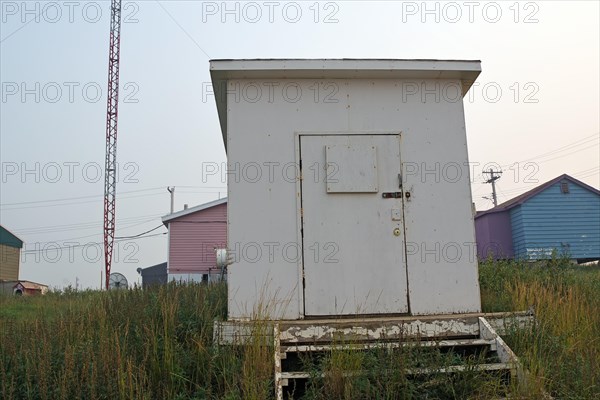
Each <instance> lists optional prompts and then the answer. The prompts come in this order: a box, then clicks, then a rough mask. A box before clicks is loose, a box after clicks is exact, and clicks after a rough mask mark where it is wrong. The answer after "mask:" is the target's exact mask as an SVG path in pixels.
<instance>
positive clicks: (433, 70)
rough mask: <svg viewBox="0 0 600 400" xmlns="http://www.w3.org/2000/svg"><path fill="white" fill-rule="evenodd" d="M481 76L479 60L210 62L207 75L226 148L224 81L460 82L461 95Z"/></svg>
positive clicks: (272, 60)
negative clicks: (421, 80) (377, 80)
mask: <svg viewBox="0 0 600 400" xmlns="http://www.w3.org/2000/svg"><path fill="white" fill-rule="evenodd" d="M480 73H481V61H479V60H431V59H429V60H406V59H350V58H345V59H240V60H231V59H226V60H210V75H211V79H212V85H213V91H214V94H215V101H216V103H217V111H218V114H219V121H220V123H221V132H222V134H223V142H224V143H225V146H226V147H227V92H228V90H227V81H228V80H230V79H352V78H358V79H460V81H461V83H462V90H463V93H462V95H463V96H464V95H465V94H466V93H467V92H468V91H469V88H470V87H471V86H472V85H473V82H475V79H477V77H478V76H479V74H480Z"/></svg>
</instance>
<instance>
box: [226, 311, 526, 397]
mask: <svg viewBox="0 0 600 400" xmlns="http://www.w3.org/2000/svg"><path fill="white" fill-rule="evenodd" d="M532 323H533V315H532V313H528V312H519V313H493V314H481V313H480V314H461V315H438V316H424V317H409V316H398V317H370V318H351V319H320V320H299V321H224V322H215V330H214V340H215V342H216V343H218V344H221V345H245V344H248V343H250V341H252V343H256V341H257V340H258V341H264V343H265V344H266V345H272V346H274V374H275V391H276V393H275V394H276V399H278V400H279V399H283V398H284V392H285V390H284V389H285V387H287V386H288V385H290V384H291V382H292V381H294V380H306V379H310V378H311V377H313V378H314V376H313V375H311V373H309V372H308V371H303V370H302V367H300V366H299V365H298V364H297V363H293V362H288V359H290V358H298V357H301V356H303V355H307V354H317V353H318V354H323V353H328V352H332V351H346V350H349V351H369V350H370V349H382V348H383V349H389V350H393V349H398V348H401V347H406V346H423V347H428V348H436V349H449V350H453V351H454V349H461V351H465V349H466V351H471V350H474V351H482V352H484V353H485V354H490V355H492V356H491V357H488V358H487V360H486V361H484V362H482V363H480V364H478V365H476V366H469V368H471V369H473V368H475V369H477V370H481V371H498V372H499V373H504V374H506V376H508V377H509V378H510V379H511V380H512V379H517V380H522V379H523V371H522V369H521V366H520V363H519V360H518V358H517V357H516V355H515V354H514V353H513V351H512V350H511V349H510V348H509V347H508V346H507V345H506V343H505V342H504V340H503V339H502V338H501V336H500V334H502V333H505V332H506V331H507V330H510V329H522V328H526V327H527V326H530V325H531V324H532ZM465 368H466V367H465V366H464V365H450V366H444V367H443V368H436V369H435V370H433V369H430V368H414V369H410V370H406V371H404V373H405V374H406V375H428V374H439V373H457V372H460V371H463V370H464V369H465ZM364 373H366V371H348V372H345V375H346V376H353V375H357V374H364Z"/></svg>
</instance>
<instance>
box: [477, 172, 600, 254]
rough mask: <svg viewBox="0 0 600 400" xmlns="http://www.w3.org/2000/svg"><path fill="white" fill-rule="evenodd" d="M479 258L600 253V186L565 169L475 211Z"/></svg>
mask: <svg viewBox="0 0 600 400" xmlns="http://www.w3.org/2000/svg"><path fill="white" fill-rule="evenodd" d="M475 234H476V237H477V255H478V256H479V257H480V258H488V257H492V258H495V259H511V258H515V259H520V260H537V259H544V258H548V257H550V256H551V255H552V254H553V252H557V253H558V254H560V255H564V256H567V257H569V258H571V259H574V260H577V261H579V262H586V261H593V260H598V259H600V191H598V189H596V188H593V187H591V186H589V185H586V184H585V183H583V182H581V181H579V180H577V179H575V178H573V177H571V176H569V175H566V174H565V175H561V176H559V177H557V178H555V179H552V180H551V181H548V182H546V183H544V184H542V185H540V186H537V187H536V188H534V189H532V190H530V191H528V192H525V193H523V194H522V195H520V196H517V197H515V198H514V199H512V200H509V201H507V202H504V203H502V204H500V205H498V206H496V207H494V208H492V209H489V210H486V211H480V212H478V213H477V214H476V215H475Z"/></svg>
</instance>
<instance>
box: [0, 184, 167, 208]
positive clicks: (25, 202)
mask: <svg viewBox="0 0 600 400" xmlns="http://www.w3.org/2000/svg"><path fill="white" fill-rule="evenodd" d="M158 189H162V188H160V187H158V188H150V189H140V190H129V191H126V192H120V193H119V194H128V193H139V192H149V191H152V190H158ZM96 197H102V198H104V196H103V195H101V194H93V195H90V196H79V197H64V198H62V199H50V200H37V201H21V202H19V203H4V204H2V206H20V205H23V204H38V203H53V202H57V201H69V200H82V199H90V198H96Z"/></svg>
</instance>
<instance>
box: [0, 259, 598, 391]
mask: <svg viewBox="0 0 600 400" xmlns="http://www.w3.org/2000/svg"><path fill="white" fill-rule="evenodd" d="M480 282H481V291H482V302H483V307H484V311H487V312H491V311H509V310H525V309H528V308H530V307H533V308H534V309H535V312H536V315H537V323H536V325H535V326H534V327H533V328H532V329H530V330H526V331H513V332H511V333H509V334H508V335H506V336H505V340H506V341H507V342H508V344H509V345H510V346H511V347H512V348H513V350H515V352H516V353H517V355H518V356H519V357H520V358H521V360H522V362H523V364H524V366H525V367H526V368H527V369H528V370H529V372H530V377H529V384H528V386H527V387H525V388H523V387H520V388H519V387H515V386H510V387H506V386H505V385H502V384H501V382H500V381H499V380H498V379H496V378H493V377H488V376H484V375H483V374H482V373H481V372H477V371H475V370H470V371H467V372H465V373H464V374H459V375H457V376H454V377H451V376H447V375H443V374H440V375H435V376H434V377H432V378H429V379H415V378H413V377H407V376H405V374H404V372H403V371H404V370H405V369H406V368H413V367H415V366H426V367H430V368H441V367H443V366H444V365H450V364H452V363H456V362H457V359H456V355H455V354H453V353H452V352H450V353H440V352H436V351H431V349H423V348H419V347H410V346H409V347H407V348H400V349H398V350H396V351H393V352H390V351H386V350H373V351H369V352H357V351H353V350H350V349H349V350H342V351H336V352H333V353H330V354H327V355H325V356H324V357H321V358H319V359H306V360H303V362H305V364H306V368H307V369H308V370H310V371H312V373H313V374H314V378H315V379H313V380H311V381H310V383H309V384H308V386H307V388H306V390H305V392H304V393H303V398H304V399H365V398H372V399H420V398H429V399H446V398H451V399H466V398H473V399H480V398H481V399H483V398H490V397H493V396H498V395H505V394H507V393H504V392H506V391H508V392H509V393H508V394H512V395H513V396H514V395H520V396H522V397H523V398H531V399H535V398H540V396H541V393H542V390H545V391H547V392H549V393H550V394H551V395H553V396H555V397H556V398H561V399H595V398H600V339H599V338H600V313H599V312H598V310H600V269H599V268H598V267H574V266H571V265H569V264H568V263H566V262H565V261H563V260H560V259H553V260H549V261H547V262H543V263H537V264H519V263H512V262H484V263H481V265H480ZM226 292H227V288H226V286H225V285H224V284H220V285H208V286H207V285H189V286H178V285H168V286H163V287H159V288H154V289H151V290H145V291H142V290H139V289H134V290H128V291H112V292H97V291H96V292H95V291H86V292H73V291H68V292H67V293H49V294H48V295H46V296H43V297H2V298H0V398H1V399H79V398H82V399H111V400H112V399H149V400H153V399H266V398H271V397H272V396H273V392H274V389H273V372H272V368H273V354H272V348H271V347H269V346H267V345H265V343H264V342H263V341H261V340H260V338H257V340H256V341H255V342H254V343H252V344H251V345H249V346H244V347H231V346H230V347H218V346H214V345H213V343H212V334H213V321H214V320H215V319H225V317H226V299H227V293H226ZM477 361H478V360H476V359H472V358H466V359H463V360H462V361H461V362H463V363H466V364H467V365H469V364H470V363H476V362H477ZM356 369H365V370H367V371H369V373H368V374H366V375H364V376H353V377H345V376H344V375H343V372H344V371H348V370H356ZM322 372H326V373H327V374H326V375H325V376H326V377H325V378H322V377H321V373H322Z"/></svg>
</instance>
